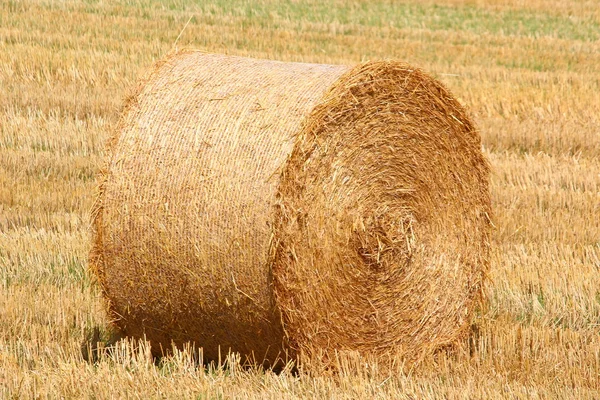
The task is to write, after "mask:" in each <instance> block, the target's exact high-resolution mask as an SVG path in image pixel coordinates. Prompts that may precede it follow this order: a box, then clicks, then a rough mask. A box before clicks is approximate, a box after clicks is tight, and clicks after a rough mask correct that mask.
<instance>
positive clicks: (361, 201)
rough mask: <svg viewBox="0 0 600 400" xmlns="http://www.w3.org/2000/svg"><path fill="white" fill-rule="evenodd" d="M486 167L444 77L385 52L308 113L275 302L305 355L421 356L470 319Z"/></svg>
mask: <svg viewBox="0 0 600 400" xmlns="http://www.w3.org/2000/svg"><path fill="white" fill-rule="evenodd" d="M488 175H489V168H488V164H487V162H486V160H485V159H484V157H483V155H482V153H481V143H480V138H479V135H478V134H477V133H476V130H475V128H474V127H473V125H472V124H471V122H470V121H469V119H468V118H467V116H466V115H465V111H464V110H463V108H462V107H461V106H460V105H459V104H458V103H457V101H456V100H455V99H454V98H453V97H452V96H451V95H450V93H449V92H448V91H447V90H446V89H444V88H443V87H442V86H441V85H440V84H439V83H437V82H436V81H435V80H433V79H432V78H430V77H429V76H427V75H425V74H424V73H423V72H421V71H419V70H417V69H415V68H412V67H410V66H408V65H404V64H399V63H392V62H380V63H370V64H367V65H362V66H358V67H357V68H355V69H353V70H351V71H350V72H348V73H347V74H345V75H344V76H342V77H341V78H340V79H339V80H338V81H337V82H336V83H335V84H334V86H333V87H332V88H331V89H330V91H329V92H328V94H327V96H326V99H324V101H323V102H322V103H321V104H319V105H318V106H317V107H316V109H315V110H314V111H313V112H312V113H311V115H310V117H309V118H308V120H307V121H306V123H305V125H304V127H303V129H302V131H301V133H300V134H299V136H298V139H297V142H296V146H295V148H294V150H293V152H292V154H291V157H290V160H289V162H288V163H287V165H286V168H285V169H284V171H283V176H282V180H281V184H280V188H279V192H278V200H279V202H278V206H279V208H278V214H277V218H276V229H275V237H276V238H277V239H278V240H279V242H278V246H277V256H276V257H275V261H274V277H275V284H276V286H275V287H276V295H277V304H278V306H279V308H280V311H281V312H282V314H283V320H284V326H285V330H286V333H287V335H288V338H289V340H290V344H291V345H292V347H294V348H296V349H297V350H300V351H303V352H305V353H307V354H308V355H317V354H321V355H324V356H325V357H327V351H329V350H336V351H344V350H351V351H359V352H361V353H364V354H374V355H378V356H386V355H390V354H401V355H403V356H404V357H405V358H409V359H414V358H418V357H419V356H421V355H423V354H426V353H427V352H428V351H430V350H432V349H434V348H436V347H439V346H442V345H445V344H448V343H451V342H452V341H454V340H456V339H457V337H458V336H460V335H461V333H463V332H464V329H465V328H466V327H467V326H468V323H469V321H470V318H471V314H472V311H473V303H474V301H475V299H476V297H477V295H478V294H479V293H480V291H481V285H482V281H483V279H484V274H485V272H486V270H487V266H488V253H489V249H488V246H489V225H490V222H489V214H490V199H489V190H488Z"/></svg>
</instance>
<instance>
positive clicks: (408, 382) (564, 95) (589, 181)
mask: <svg viewBox="0 0 600 400" xmlns="http://www.w3.org/2000/svg"><path fill="white" fill-rule="evenodd" d="M0 4H1V6H0V50H1V51H0V286H1V290H0V393H1V396H2V397H7V398H8V397H12V396H14V397H52V398H55V397H59V396H64V397H100V398H107V397H140V398H146V397H171V398H176V397H177V398H181V397H197V398H222V397H263V398H282V397H287V398H294V397H301V398H302V397H303V398H315V397H335V398H357V397H362V398H372V397H380V398H383V397H400V398H402V397H404V398H411V396H412V397H413V398H414V397H417V398H436V397H437V398H443V397H450V398H507V397H508V398H514V397H516V398H557V397H559V398H598V397H600V335H599V333H600V327H599V324H600V274H599V272H600V271H599V269H600V222H599V221H600V219H599V218H598V217H597V216H598V215H599V214H600V165H599V163H598V159H599V158H600V140H599V137H600V117H599V115H600V96H598V92H599V89H600V77H599V76H598V73H597V72H598V65H600V42H599V41H598V39H599V38H598V35H599V34H598V32H600V31H599V30H598V29H597V27H598V23H599V21H598V11H597V10H599V9H600V4H599V3H598V2H597V1H580V2H572V1H567V0H553V1H551V2H546V1H541V0H540V1H533V2H527V4H525V2H520V1H503V2H500V1H495V2H493V3H492V2H489V3H488V2H486V3H485V4H484V3H483V2H478V1H473V2H466V1H465V2H459V1H448V2H445V5H441V6H439V7H434V6H433V5H430V4H420V3H419V4H417V2H414V3H395V5H394V6H392V5H390V3H387V2H386V3H383V2H382V3H378V2H369V3H366V2H363V3H359V2H356V3H354V2H353V3H350V2H336V3H334V4H333V5H332V6H330V7H327V6H319V5H320V4H323V3H322V2H320V3H317V2H303V3H301V2H287V3H281V5H276V4H275V2H269V1H262V2H256V3H255V4H254V6H251V5H246V3H244V2H241V1H227V2H225V1H221V2H213V3H211V5H200V6H193V7H191V6H187V7H184V5H183V4H182V3H180V2H175V1H173V2H171V3H158V2H156V3H151V2H148V1H139V2H120V3H116V2H114V3H113V2H89V3H85V2H83V1H80V0H73V1H66V2H49V1H39V2H24V1H8V2H7V1H3V2H2V3H0ZM469 4H470V5H469ZM191 15H193V16H194V18H193V19H192V21H191V22H190V24H189V26H188V28H187V29H186V31H185V32H184V33H183V34H182V36H181V38H180V40H179V43H178V44H179V45H180V46H182V47H183V46H187V45H191V46H194V47H199V48H202V49H205V50H209V51H214V52H227V53H230V54H238V55H251V56H255V57H271V58H277V59H283V60H290V61H311V62H323V63H347V64H350V63H354V62H356V61H359V60H362V59H373V58H378V57H395V58H399V59H401V60H404V61H407V62H410V63H413V64H417V65H419V66H421V67H423V68H424V69H426V70H429V71H432V72H434V74H438V77H439V78H440V79H441V80H442V81H444V83H446V84H447V85H448V86H449V87H450V88H451V89H452V91H453V92H454V93H455V94H456V95H457V96H458V97H460V98H461V101H462V102H463V103H464V104H467V105H468V106H469V108H470V109H471V110H472V112H473V114H474V119H475V121H476V122H477V124H478V125H479V127H480V128H481V131H482V138H483V142H484V146H485V148H486V153H487V155H488V156H489V158H490V160H491V162H492V167H493V175H492V186H491V188H492V200H493V203H494V208H495V215H496V220H495V225H496V231H495V233H494V238H493V247H492V259H491V272H490V284H489V286H488V288H487V294H488V298H489V304H488V305H487V307H486V308H485V309H484V310H482V312H481V314H480V316H479V317H478V319H477V321H476V327H475V328H474V331H475V333H474V335H473V339H472V340H471V341H467V342H465V343H464V344H462V345H460V346H458V348H456V349H454V350H452V351H448V352H443V353H440V354H438V355H437V356H436V357H435V358H432V359H428V360H426V361H425V362H424V364H423V365H422V366H421V367H420V368H418V369H415V370H413V371H407V372H405V373H402V374H395V375H393V376H390V377H380V376H378V374H376V373H373V372H372V371H371V370H370V369H369V368H365V367H361V368H356V366H354V367H353V366H349V367H348V368H347V369H348V370H352V373H348V374H342V376H340V377H338V378H336V379H333V378H327V377H310V376H307V375H300V376H299V377H295V376H293V375H292V374H289V373H284V374H282V375H279V376H278V375H274V374H271V373H263V372H260V371H240V370H239V369H236V368H234V369H229V370H214V371H206V370H204V369H197V368H195V367H194V366H193V364H192V363H191V356H190V355H189V354H187V353H185V352H183V353H176V355H175V356H174V357H173V358H170V359H168V360H164V361H163V363H162V364H160V365H158V366H156V365H154V364H153V363H152V362H151V360H150V359H149V357H148V355H147V352H146V351H145V350H144V347H142V348H141V350H140V349H139V348H138V349H137V350H136V348H135V346H132V345H131V344H129V345H128V344H122V345H121V346H122V347H121V348H119V349H118V351H115V352H113V353H112V354H109V355H104V356H103V357H101V358H100V360H98V362H97V363H96V364H95V365H94V364H89V363H87V362H85V361H84V360H83V359H82V355H81V350H80V344H81V342H82V340H83V339H84V336H85V332H86V330H88V329H92V328H94V327H100V329H101V331H102V334H103V335H104V336H106V335H107V334H106V333H104V332H103V329H104V327H105V326H106V317H105V316H104V314H103V312H102V305H101V302H100V296H99V293H98V289H97V287H96V286H95V285H94V284H93V283H92V282H91V280H90V276H89V275H88V274H87V272H86V259H87V252H88V250H89V246H90V237H89V212H90V209H91V205H92V200H93V193H94V188H95V182H94V174H95V173H96V171H97V169H98V167H99V160H100V159H101V156H102V151H103V143H104V140H105V139H106V137H107V135H108V134H109V132H110V131H111V129H113V127H114V125H115V123H116V120H117V116H118V111H119V107H120V104H121V102H122V99H123V97H124V95H125V94H126V91H127V88H128V87H129V86H130V85H131V84H132V83H133V82H134V81H135V80H136V79H137V77H138V76H139V74H140V73H141V72H142V71H143V70H144V69H146V68H147V67H148V66H149V65H150V64H151V63H152V61H153V60H154V59H156V58H157V57H160V56H161V55H163V54H165V53H166V52H167V51H168V50H169V49H170V48H171V47H172V44H173V43H174V41H175V39H176V37H177V36H178V35H179V32H180V30H181V28H182V27H183V25H184V24H185V22H186V21H187V20H188V18H189V17H190V16H191Z"/></svg>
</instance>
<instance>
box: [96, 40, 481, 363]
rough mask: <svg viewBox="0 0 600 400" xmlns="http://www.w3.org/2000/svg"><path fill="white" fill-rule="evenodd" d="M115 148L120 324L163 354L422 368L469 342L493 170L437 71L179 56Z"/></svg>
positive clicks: (101, 259)
mask: <svg viewBox="0 0 600 400" xmlns="http://www.w3.org/2000/svg"><path fill="white" fill-rule="evenodd" d="M110 147H111V150H110V158H109V160H108V162H107V167H106V169H105V170H104V172H103V175H104V176H103V178H102V184H101V191H100V194H99V196H98V199H97V203H96V207H95V210H94V226H95V237H94V247H93V250H92V253H91V258H90V263H91V266H92V269H93V271H95V273H96V274H97V276H98V278H99V282H100V284H101V287H102V289H103V293H104V296H105V298H106V299H107V302H108V306H109V310H110V313H111V315H112V317H113V318H114V321H115V324H116V325H117V327H118V328H120V330H121V331H122V332H123V333H124V334H126V335H130V336H134V337H142V336H145V337H146V338H147V339H149V340H150V341H151V342H152V345H153V349H154V351H155V352H161V351H164V350H165V349H169V348H170V347H171V345H172V343H175V344H176V345H182V344H183V343H185V342H188V341H191V342H194V343H195V344H196V345H197V346H201V347H203V354H204V356H205V358H207V359H217V358H219V356H220V354H221V353H226V352H228V351H234V352H240V353H241V354H242V355H244V356H247V357H250V358H252V359H255V360H257V361H259V362H263V361H264V363H265V364H273V362H274V361H275V360H276V359H277V357H280V356H282V355H284V354H292V355H298V354H306V355H308V356H310V357H314V356H315V355H316V354H320V355H321V356H323V355H325V357H328V356H327V354H330V353H331V351H332V350H335V351H358V352H360V353H362V354H365V355H376V356H380V355H386V354H392V353H393V354H400V355H402V356H404V357H407V358H411V357H415V356H418V355H420V354H425V353H427V352H429V351H431V350H432V349H435V348H438V347H439V346H443V345H447V344H449V343H452V342H453V341H455V340H456V339H457V338H458V337H460V336H461V335H462V334H464V333H465V329H466V328H467V327H468V325H469V322H470V318H471V315H472V312H473V308H474V305H475V302H476V300H477V298H478V296H479V295H480V292H481V289H482V281H483V280H484V276H485V274H486V271H487V269H488V264H489V262H488V253H489V233H490V221H489V217H488V215H489V213H490V198H489V190H488V175H489V168H488V164H487V162H486V160H485V158H484V157H483V155H482V153H481V144H480V137H479V134H478V133H477V131H476V129H475V128H474V126H473V124H472V123H471V121H470V120H469V118H468V117H467V115H466V113H465V111H464V109H463V108H462V107H461V106H460V105H459V104H458V102H457V101H456V100H455V99H454V98H453V97H452V95H451V94H450V93H449V92H448V91H447V90H446V89H445V88H444V87H443V85H441V84H440V83H438V82H437V81H435V80H434V79H433V78H431V77H429V76H428V75H426V74H425V73H423V72H422V71H420V70H418V69H416V68H413V67H411V66H409V65H406V64H403V63H399V62H370V63H366V64H362V65H359V66H357V67H354V68H349V67H346V66H331V65H316V64H300V63H282V62H276V61H267V60H254V59H248V58H240V57H231V56H224V55H215V54H205V53H201V52H182V53H177V54H174V55H171V56H169V57H168V58H167V59H166V60H164V61H163V62H161V63H160V64H159V65H157V66H156V67H155V69H154V71H153V72H152V73H151V74H150V76H149V77H148V78H147V79H146V80H145V81H144V82H142V84H141V85H140V87H139V89H138V91H137V93H136V94H135V95H134V96H132V98H131V99H130V100H129V103H128V105H127V106H126V109H125V111H124V113H123V116H122V120H121V123H120V125H119V128H118V130H117V134H116V136H115V138H114V139H113V141H112V144H111V146H110Z"/></svg>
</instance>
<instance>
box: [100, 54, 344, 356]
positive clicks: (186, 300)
mask: <svg viewBox="0 0 600 400" xmlns="http://www.w3.org/2000/svg"><path fill="white" fill-rule="evenodd" d="M346 69H347V67H343V66H327V65H313V64H286V63H281V62H274V61H266V60H252V59H247V58H240V57H228V56H222V55H215V54H203V53H200V52H182V53H177V54H174V55H171V56H170V57H168V58H167V59H166V60H165V61H163V62H161V63H160V64H159V65H158V66H157V67H156V69H155V70H154V71H153V72H152V73H151V74H150V76H149V77H148V78H147V79H146V80H145V81H144V82H143V83H142V85H140V87H139V89H138V90H137V93H136V94H135V95H134V96H132V98H131V99H130V100H129V101H128V106H127V107H126V109H125V111H124V114H123V117H122V121H121V123H120V126H119V128H118V133H117V135H116V136H115V139H114V140H113V143H112V144H111V147H112V150H111V153H112V154H111V159H110V160H109V162H108V165H107V167H106V169H105V172H104V179H103V183H102V184H101V190H100V194H99V197H98V201H97V205H96V207H95V211H94V221H95V222H94V224H95V245H94V249H93V251H92V254H91V257H90V264H91V269H92V270H93V271H94V272H95V273H96V275H97V276H98V278H99V281H100V284H101V286H102V290H103V293H104V296H105V298H106V299H107V303H108V306H109V311H110V314H111V316H112V318H113V319H114V321H115V325H116V326H117V327H118V328H119V329H120V330H121V331H122V332H123V333H124V334H126V335H129V336H133V337H146V338H147V339H148V340H150V341H151V343H152V349H153V352H155V353H156V354H160V353H161V352H163V351H168V350H169V349H170V348H171V345H172V343H175V344H176V345H181V344H183V343H184V342H188V341H191V342H194V343H195V344H196V345H198V346H202V347H203V354H204V357H205V358H206V359H208V360H211V359H218V358H219V357H220V355H221V354H223V355H224V354H226V353H227V352H228V351H230V350H231V351H235V352H240V353H241V354H243V355H244V356H247V357H249V358H251V359H252V358H253V359H255V360H257V361H258V362H263V361H264V362H265V364H272V363H273V362H274V360H275V359H277V357H280V356H282V355H283V354H284V353H285V352H286V349H285V348H284V346H283V328H282V325H281V316H280V314H279V311H278V309H277V307H276V305H275V303H274V297H273V290H272V275H271V268H270V265H269V254H270V253H269V251H270V243H271V240H272V230H271V228H270V223H271V221H272V220H273V201H274V199H275V192H276V189H277V185H278V182H279V174H280V170H281V168H282V166H283V163H284V162H285V160H286V159H287V157H288V155H289V153H290V152H291V149H292V147H293V145H294V136H295V133H296V132H297V131H298V127H299V126H300V123H301V121H302V119H304V118H305V116H306V115H307V114H308V113H309V112H310V110H311V109H312V108H313V107H314V105H315V103H316V102H317V101H318V100H319V99H320V98H321V97H322V95H323V93H324V92H325V90H326V89H327V88H328V87H330V86H331V84H332V83H333V82H334V81H335V80H336V79H337V78H338V77H339V76H340V75H341V74H342V73H343V72H344V71H345V70H346ZM291 87H293V89H292V88H291Z"/></svg>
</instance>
